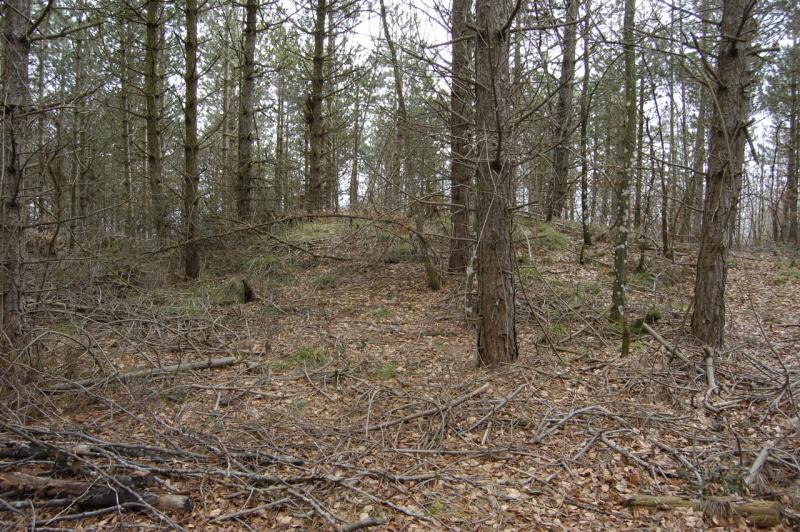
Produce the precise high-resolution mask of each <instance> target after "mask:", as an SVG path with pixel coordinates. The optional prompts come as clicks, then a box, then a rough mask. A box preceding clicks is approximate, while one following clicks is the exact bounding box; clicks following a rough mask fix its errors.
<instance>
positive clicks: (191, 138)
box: [183, 0, 200, 279]
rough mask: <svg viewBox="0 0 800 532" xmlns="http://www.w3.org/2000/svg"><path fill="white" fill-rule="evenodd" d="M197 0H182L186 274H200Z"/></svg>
mask: <svg viewBox="0 0 800 532" xmlns="http://www.w3.org/2000/svg"><path fill="white" fill-rule="evenodd" d="M197 15H198V9H197V0H186V45H185V47H186V72H185V73H184V80H185V81H186V108H185V112H184V120H185V126H186V133H185V135H186V140H185V145H184V154H185V163H186V168H185V169H184V172H185V175H184V176H183V219H184V224H185V227H186V234H185V236H184V238H185V239H186V242H185V244H184V246H183V254H184V256H183V265H184V272H185V273H186V277H188V278H189V279H197V278H198V277H199V276H200V251H199V249H198V243H197V242H196V241H195V239H196V237H197V225H198V222H199V218H200V216H199V213H198V208H199V206H200V202H199V195H198V190H199V185H200V172H199V168H198V165H197V155H198V152H199V149H200V148H199V146H198V142H197V80H198V74H197Z"/></svg>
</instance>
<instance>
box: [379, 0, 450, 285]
mask: <svg viewBox="0 0 800 532" xmlns="http://www.w3.org/2000/svg"><path fill="white" fill-rule="evenodd" d="M380 6H381V22H382V24H383V34H384V36H385V38H386V44H387V46H388V48H389V60H390V61H391V63H392V70H393V72H394V91H395V97H396V98H397V137H396V140H395V142H396V148H395V153H396V154H398V155H400V158H401V160H402V161H403V166H404V168H405V174H406V175H405V178H406V179H405V181H406V182H407V183H409V184H410V185H411V186H413V187H414V191H415V192H416V193H419V192H420V191H421V189H422V187H421V183H420V179H419V176H418V175H417V166H416V159H415V157H414V154H413V153H412V150H411V145H410V144H409V138H410V133H411V123H410V121H409V118H408V110H407V109H406V100H405V94H404V92H403V75H402V73H401V72H400V61H399V60H398V58H397V49H396V48H395V45H394V40H392V34H391V32H390V31H389V21H388V19H387V16H386V5H385V3H384V1H383V0H380ZM398 170H399V167H398V169H396V170H395V172H397V171H398ZM411 212H412V215H413V217H414V224H415V225H416V229H417V236H418V237H419V243H420V250H421V252H422V260H423V261H424V263H425V273H426V274H427V278H428V288H430V289H431V290H438V289H439V288H441V285H442V279H441V275H440V273H439V269H438V268H437V267H436V265H435V264H434V262H433V258H432V257H431V252H430V250H429V249H428V242H427V240H425V237H424V229H425V228H424V224H423V220H422V205H421V204H419V203H418V202H414V203H413V204H412V206H411Z"/></svg>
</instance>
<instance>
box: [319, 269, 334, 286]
mask: <svg viewBox="0 0 800 532" xmlns="http://www.w3.org/2000/svg"><path fill="white" fill-rule="evenodd" d="M316 284H317V286H318V287H319V288H331V287H332V286H334V285H336V275H334V274H332V273H330V272H325V273H323V274H320V275H319V276H318V277H317V280H316Z"/></svg>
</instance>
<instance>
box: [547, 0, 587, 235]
mask: <svg viewBox="0 0 800 532" xmlns="http://www.w3.org/2000/svg"><path fill="white" fill-rule="evenodd" d="M578 2H579V0H567V19H566V21H565V23H566V26H565V27H564V49H563V50H564V53H563V55H562V60H561V75H560V79H559V82H558V83H559V86H558V104H557V107H556V116H555V118H556V124H555V126H556V130H555V132H554V134H553V139H554V140H555V142H556V147H555V149H554V150H553V169H554V170H555V174H554V177H553V189H552V190H553V196H552V198H551V200H550V204H549V205H548V208H547V216H546V220H547V221H548V222H549V221H550V220H552V219H553V217H556V218H560V217H561V216H563V214H564V205H565V203H566V200H567V192H568V190H569V167H570V164H571V160H570V149H571V147H570V146H569V137H570V133H571V132H572V93H573V79H574V77H575V44H576V40H577V37H576V36H577V27H578V25H577V24H576V20H577V18H578Z"/></svg>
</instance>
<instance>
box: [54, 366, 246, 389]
mask: <svg viewBox="0 0 800 532" xmlns="http://www.w3.org/2000/svg"><path fill="white" fill-rule="evenodd" d="M238 363H239V360H238V359H237V358H236V357H224V358H215V359H211V360H203V361H201V362H192V363H188V364H187V363H182V364H174V365H172V366H164V367H162V368H154V369H140V370H136V371H129V372H128V373H118V374H115V375H109V376H107V377H100V378H96V377H92V378H89V379H81V380H77V381H70V382H64V383H61V384H56V385H55V386H51V387H50V388H48V389H47V390H45V391H46V392H47V393H59V392H66V391H70V390H74V389H76V388H84V387H86V386H95V385H98V384H103V383H106V382H110V381H113V380H119V381H128V380H131V379H137V378H140V377H156V376H160V375H169V374H171V373H180V372H182V371H195V370H200V369H215V368H224V367H226V366H233V365H234V364H238Z"/></svg>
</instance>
